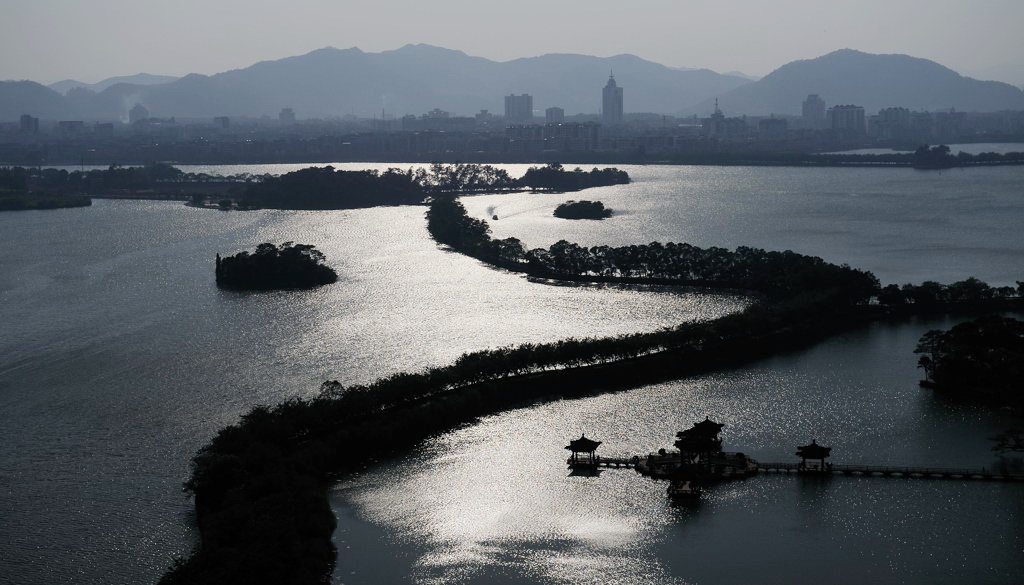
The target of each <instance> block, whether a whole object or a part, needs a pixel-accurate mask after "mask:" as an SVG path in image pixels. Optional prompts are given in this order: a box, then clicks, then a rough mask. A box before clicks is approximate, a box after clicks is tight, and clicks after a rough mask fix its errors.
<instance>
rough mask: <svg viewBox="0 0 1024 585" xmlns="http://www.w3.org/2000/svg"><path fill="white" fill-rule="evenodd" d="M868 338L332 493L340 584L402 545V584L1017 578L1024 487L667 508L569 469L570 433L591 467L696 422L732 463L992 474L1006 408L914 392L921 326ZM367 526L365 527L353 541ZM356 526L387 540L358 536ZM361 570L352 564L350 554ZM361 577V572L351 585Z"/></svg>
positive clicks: (466, 449)
mask: <svg viewBox="0 0 1024 585" xmlns="http://www.w3.org/2000/svg"><path fill="white" fill-rule="evenodd" d="M946 324H947V323H946V322H945V321H925V322H914V323H909V324H903V325H874V326H872V327H869V328H867V329H865V330H862V331H857V332H853V333H850V334H847V335H845V336H843V337H839V338H836V339H832V340H829V341H827V342H825V343H823V344H821V345H819V346H816V347H814V348H811V349H809V350H806V351H803V352H799V353H796V354H792V355H787V356H782V357H778V358H774V359H770V360H765V361H763V362H760V363H758V364H755V365H752V366H749V367H746V368H742V369H739V370H737V371H733V372H726V373H718V374H711V375H707V376H701V377H698V378H694V379H687V380H680V381H676V382H671V383H664V384H658V385H654V386H647V387H642V388H638V389H635V390H630V391H626V392H620V393H616V394H609V395H603V396H596V397H590V398H584V399H579V400H562V401H557V402H553V403H549V404H542V405H538V406H535V407H532V408H527V409H520V410H516V411H513V412H508V413H505V414H501V415H497V416H492V417H488V418H486V419H484V420H482V421H480V422H479V423H478V424H474V425H472V426H467V427H465V428H462V429H459V430H457V431H454V432H451V433H448V434H445V435H443V436H441V437H437V438H435V439H433V440H431V441H428V442H427V443H426V444H424V445H423V446H422V447H421V448H420V449H418V450H417V451H416V452H415V453H413V454H411V455H410V456H407V457H403V458H401V459H400V460H397V461H393V462H389V463H386V464H383V465H380V466H378V467H377V468H374V469H372V470H370V471H367V472H365V473H363V474H361V475H360V476H358V477H356V478H353V479H350V480H347V481H345V482H343V483H342V484H341V485H340V486H338V487H337V488H336V490H335V492H334V496H333V497H334V502H335V507H336V509H338V510H339V514H340V515H341V516H342V517H343V518H345V519H347V526H346V531H345V532H339V534H338V535H337V538H336V541H337V542H338V545H339V549H340V553H339V559H338V562H339V565H338V571H337V573H336V577H335V582H337V583H349V584H358V583H380V582H383V581H380V580H378V579H376V578H375V577H367V576H366V575H365V571H356V574H353V570H354V569H355V568H356V567H359V565H360V563H361V562H366V559H372V558H376V557H379V556H383V555H385V554H386V551H388V550H395V549H401V550H403V551H404V553H405V555H406V557H405V560H404V561H403V563H407V564H406V565H404V566H406V567H407V568H406V571H407V573H408V575H409V577H408V579H409V580H410V581H411V582H414V583H450V582H455V581H457V582H462V583H481V584H484V583H520V582H522V583H526V582H531V583H565V584H584V583H598V582H617V583H627V584H632V583H636V584H640V583H700V584H717V583H722V584H728V583H744V582H756V583H779V584H782V583H819V582H828V583H865V582H871V583H907V582H935V581H943V582H950V583H979V582H980V583H1004V582H1007V581H1008V580H1012V579H1013V578H1014V576H1015V575H1017V574H1018V572H1019V569H1020V568H1021V567H1022V566H1024V553H1022V552H1021V547H1022V545H1024V538H1022V536H1021V533H1020V530H1019V528H1020V526H1021V525H1022V522H1024V510H1022V506H1021V502H1022V501H1024V486H1022V485H1017V484H999V483H985V482H981V481H966V480H950V481H927V480H904V479H882V478H845V477H836V478H831V479H820V478H818V479H813V478H811V479H808V478H798V477H796V476H792V477H787V476H772V475H764V476H759V477H754V478H751V479H748V480H745V481H739V482H733V483H727V484H721V485H718V486H715V487H713V488H711V489H709V490H708V491H707V492H706V498H705V499H704V500H703V501H702V502H701V503H700V504H699V505H698V506H696V507H694V508H687V507H680V506H675V505H673V504H671V503H670V502H669V500H668V499H667V497H666V494H665V489H666V487H667V484H666V482H659V481H654V480H650V479H647V478H644V477H641V476H639V475H637V474H636V473H635V472H633V471H632V470H625V469H620V470H615V469H607V470H602V471H601V473H600V474H599V475H598V476H597V477H579V476H573V475H570V474H569V473H568V471H567V469H566V467H565V464H564V460H565V457H566V453H567V452H566V451H565V450H564V449H563V447H564V446H565V445H566V444H567V442H568V440H569V439H570V438H573V437H576V436H579V434H580V433H582V432H585V433H586V434H587V436H588V437H592V438H595V439H597V440H601V441H603V442H604V444H603V445H601V447H600V449H599V453H601V454H604V455H606V456H619V455H633V454H646V453H648V452H650V451H652V450H655V449H657V448H659V447H670V446H671V443H672V440H673V438H674V434H675V432H676V431H678V430H681V429H683V428H686V427H688V426H689V425H690V424H692V423H693V422H695V421H698V420H702V419H703V418H704V416H706V415H711V417H712V418H713V419H716V420H718V421H719V422H724V423H726V427H725V429H724V430H723V437H724V438H725V441H726V444H725V447H726V449H727V450H742V451H743V452H745V453H747V454H748V455H751V456H752V457H754V458H756V459H760V460H762V461H791V460H795V456H794V455H793V452H794V451H795V447H796V446H797V445H801V444H806V443H807V442H808V441H809V440H810V439H811V438H817V439H818V440H819V442H822V443H823V444H827V445H830V446H832V447H833V461H835V462H842V463H853V462H872V463H879V464H922V465H944V466H972V467H981V466H990V465H993V464H994V463H995V460H994V458H993V456H992V454H991V452H990V450H989V447H990V442H989V441H987V439H986V437H988V436H991V435H992V434H994V433H995V432H997V431H998V430H1000V429H1004V428H1007V427H1009V426H1010V425H1012V424H1013V419H1012V418H1011V417H1010V416H1009V415H1008V414H1007V413H1000V412H995V413H993V412H991V411H989V410H986V409H982V408H974V407H965V406H957V405H950V404H943V403H942V402H941V401H937V400H936V399H935V398H934V397H932V396H931V394H930V393H929V392H927V391H923V390H921V389H920V388H919V387H918V386H917V384H916V381H917V379H918V375H917V374H918V373H917V371H916V369H915V367H914V362H915V360H914V356H913V353H912V350H913V347H914V344H915V343H916V340H917V338H918V337H919V335H920V334H921V332H923V331H925V330H927V329H929V328H935V327H940V326H945V325H946ZM368 527H374V528H368ZM364 530H382V531H383V532H384V534H386V537H385V538H382V539H376V540H374V539H367V540H363V539H361V538H360V535H362V534H363V531H364ZM356 558H359V559H362V560H361V561H360V560H356ZM360 575H363V577H362V578H361V577H360Z"/></svg>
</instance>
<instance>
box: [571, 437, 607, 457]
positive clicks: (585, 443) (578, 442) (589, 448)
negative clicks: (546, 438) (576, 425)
mask: <svg viewBox="0 0 1024 585" xmlns="http://www.w3.org/2000/svg"><path fill="white" fill-rule="evenodd" d="M600 444H601V441H593V440H591V439H588V438H587V437H586V435H580V438H578V439H574V440H572V441H569V445H568V446H567V447H566V449H568V450H570V451H572V452H573V453H591V452H593V451H596V450H597V446H598V445H600Z"/></svg>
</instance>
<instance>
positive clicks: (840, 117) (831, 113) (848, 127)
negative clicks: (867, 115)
mask: <svg viewBox="0 0 1024 585" xmlns="http://www.w3.org/2000/svg"><path fill="white" fill-rule="evenodd" d="M827 117H828V122H829V127H830V128H832V129H833V130H835V131H836V132H838V133H840V134H841V135H844V136H847V137H856V136H864V134H865V133H866V132H867V125H866V124H865V121H864V108H863V107H861V106H854V105H847V106H832V107H831V108H829V109H828V113H827Z"/></svg>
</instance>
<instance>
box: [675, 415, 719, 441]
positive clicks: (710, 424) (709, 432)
mask: <svg viewBox="0 0 1024 585" xmlns="http://www.w3.org/2000/svg"><path fill="white" fill-rule="evenodd" d="M724 426H725V424H724V423H716V422H715V421H713V420H711V419H710V418H708V417H704V420H702V421H700V422H697V423H693V426H692V427H690V428H689V429H686V430H685V431H680V432H678V433H676V436H677V437H679V438H680V439H682V438H696V437H717V436H718V433H720V432H722V427H724Z"/></svg>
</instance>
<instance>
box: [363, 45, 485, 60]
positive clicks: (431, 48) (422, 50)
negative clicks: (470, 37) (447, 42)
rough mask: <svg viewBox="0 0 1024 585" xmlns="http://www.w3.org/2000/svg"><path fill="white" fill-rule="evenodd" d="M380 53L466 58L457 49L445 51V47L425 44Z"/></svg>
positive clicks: (404, 46) (403, 46) (464, 54)
mask: <svg viewBox="0 0 1024 585" xmlns="http://www.w3.org/2000/svg"><path fill="white" fill-rule="evenodd" d="M381 53H416V54H424V55H430V54H435V55H458V56H463V57H468V55H466V53H465V52H463V51H459V50H458V49H446V48H445V47H438V46H437V45H429V44H427V43H406V44H405V45H402V46H401V47H399V48H397V49H393V50H391V51H381Z"/></svg>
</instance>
